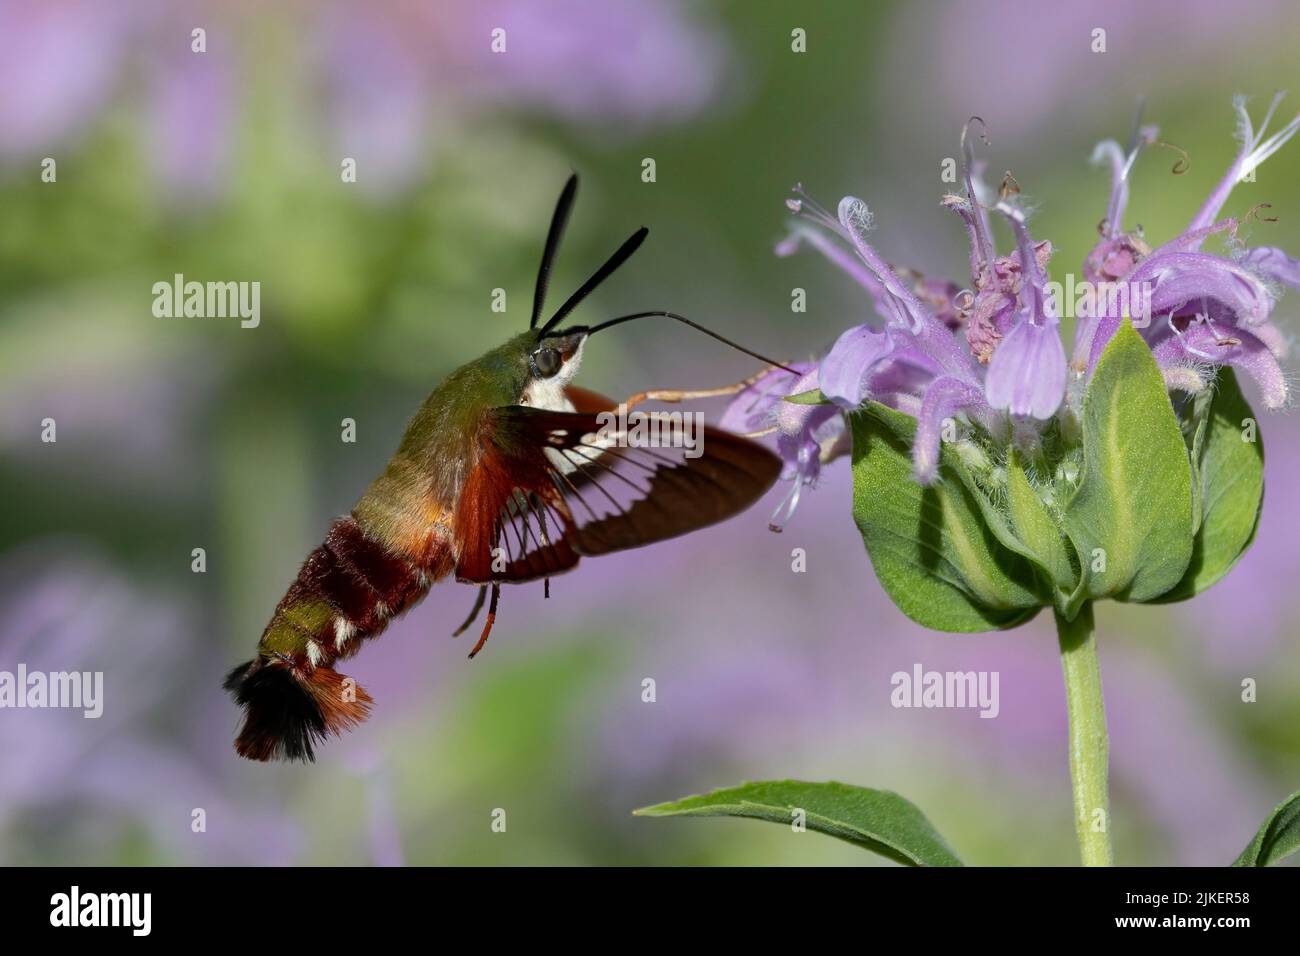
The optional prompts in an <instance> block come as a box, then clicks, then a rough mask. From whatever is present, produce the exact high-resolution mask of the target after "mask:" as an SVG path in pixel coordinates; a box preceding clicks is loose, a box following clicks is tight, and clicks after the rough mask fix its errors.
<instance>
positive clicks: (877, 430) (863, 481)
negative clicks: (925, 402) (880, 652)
mask: <svg viewBox="0 0 1300 956" xmlns="http://www.w3.org/2000/svg"><path fill="white" fill-rule="evenodd" d="M850 424H851V425H852V428H853V518H854V520H855V521H856V522H857V525H858V530H859V531H860V532H861V533H862V541H863V543H864V544H865V545H866V548H867V554H868V555H869V556H870V558H871V564H872V567H874V568H875V571H876V576H877V577H878V578H880V583H881V584H882V585H884V588H885V591H886V592H887V593H888V594H889V596H890V598H891V599H892V600H893V602H894V603H895V604H897V605H898V608H899V610H901V611H902V612H903V613H904V614H906V615H907V616H908V617H910V618H911V619H912V620H914V621H916V622H917V623H918V624H922V625H924V626H926V627H930V628H933V629H935V630H939V631H988V630H993V629H996V628H1007V627H1014V626H1015V625H1017V624H1021V623H1023V622H1024V621H1027V620H1028V619H1029V618H1031V617H1033V616H1034V614H1036V613H1037V611H1038V608H1039V607H1041V606H1042V605H1043V604H1044V603H1047V602H1046V601H1045V600H1044V598H1043V597H1042V595H1040V594H1037V593H1035V590H1034V588H1035V587H1036V585H1037V581H1036V576H1035V574H1034V569H1033V566H1032V565H1031V564H1030V563H1029V561H1028V560H1026V558H1025V557H1024V556H1023V555H1022V554H1018V553H1016V550H1013V549H1012V548H1010V547H1008V546H1007V545H1006V543H1004V541H1003V540H999V538H1000V537H1005V536H1009V534H1010V532H1009V531H1008V530H1007V529H1006V528H1005V524H1004V523H1003V522H1002V520H1001V518H1000V517H999V516H996V515H995V514H993V513H992V512H993V509H992V508H991V507H990V506H988V503H987V501H986V500H985V499H984V498H983V493H982V492H980V491H979V490H978V489H977V488H975V487H974V483H973V482H972V481H971V480H970V477H969V475H968V474H967V472H966V469H965V467H964V466H963V465H962V464H961V462H960V461H959V460H958V459H957V456H956V455H955V454H954V453H953V451H952V450H951V449H950V448H949V447H948V446H947V445H944V446H943V447H942V449H941V452H940V467H939V480H938V481H937V482H936V483H935V484H933V485H931V486H929V487H928V488H923V487H922V486H921V485H919V484H917V482H916V479H915V478H913V476H912V461H911V457H910V454H909V451H910V449H911V447H912V440H913V437H914V435H915V431H916V421H915V419H913V418H912V417H911V416H910V415H905V414H903V413H902V412H897V411H894V410H893V409H891V408H886V407H885V406H883V405H880V404H878V403H876V402H872V403H870V404H868V405H867V406H866V407H865V408H864V409H863V410H862V411H861V412H858V413H855V414H853V415H851V416H850ZM994 525H1001V526H999V527H997V528H995V527H994Z"/></svg>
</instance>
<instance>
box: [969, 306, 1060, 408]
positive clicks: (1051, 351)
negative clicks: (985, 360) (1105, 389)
mask: <svg viewBox="0 0 1300 956" xmlns="http://www.w3.org/2000/svg"><path fill="white" fill-rule="evenodd" d="M985 391H986V392H987V394H988V398H989V404H990V405H992V406H993V407H994V408H1000V409H1005V410H1006V411H1009V412H1010V413H1011V414H1013V415H1030V416H1032V417H1034V418H1037V419H1040V420H1043V421H1046V420H1047V419H1049V418H1051V417H1052V416H1053V415H1055V414H1056V410H1057V409H1058V408H1060V407H1061V402H1062V401H1063V400H1064V399H1065V349H1064V347H1063V346H1062V345H1061V336H1060V333H1059V332H1058V331H1057V328H1056V326H1055V325H1054V324H1047V325H1035V324H1034V323H1032V322H1030V321H1028V320H1023V321H1021V322H1020V324H1018V325H1017V326H1016V327H1015V328H1013V329H1012V330H1011V332H1010V333H1009V334H1008V335H1007V336H1006V337H1005V338H1004V339H1003V340H1002V342H1001V344H999V345H998V349H997V351H996V352H994V353H993V359H992V361H990V362H989V373H988V380H987V382H986V383H985Z"/></svg>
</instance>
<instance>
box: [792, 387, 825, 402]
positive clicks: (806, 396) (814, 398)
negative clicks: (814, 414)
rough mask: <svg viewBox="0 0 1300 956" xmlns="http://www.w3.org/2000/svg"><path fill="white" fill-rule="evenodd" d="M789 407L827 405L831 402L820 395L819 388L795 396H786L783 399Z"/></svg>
mask: <svg viewBox="0 0 1300 956" xmlns="http://www.w3.org/2000/svg"><path fill="white" fill-rule="evenodd" d="M784 400H785V401H787V402H789V403H790V404H791V405H829V404H831V400H830V399H829V398H827V397H826V396H825V395H823V394H822V390H821V389H820V388H811V389H809V390H808V391H806V392H799V393H798V394H797V395H787V396H786V397H785V399H784Z"/></svg>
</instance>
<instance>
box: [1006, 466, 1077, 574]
mask: <svg viewBox="0 0 1300 956" xmlns="http://www.w3.org/2000/svg"><path fill="white" fill-rule="evenodd" d="M1007 514H1008V516H1009V517H1010V519H1011V527H1012V530H1013V531H1014V533H1015V535H1016V537H1018V538H1019V539H1020V540H1021V541H1023V542H1025V544H1026V546H1027V547H1028V548H1029V550H1030V553H1031V555H1032V557H1033V559H1034V562H1035V563H1036V564H1037V565H1038V566H1039V567H1040V568H1042V569H1043V571H1044V573H1045V574H1046V575H1047V576H1048V579H1049V580H1050V581H1051V582H1052V584H1053V585H1054V586H1055V587H1056V588H1059V589H1060V590H1061V591H1063V592H1064V593H1065V594H1067V595H1068V594H1070V593H1071V592H1073V591H1074V589H1075V587H1076V586H1077V585H1078V581H1079V574H1078V572H1077V571H1076V570H1075V568H1074V565H1072V564H1071V563H1070V551H1069V549H1070V548H1071V547H1072V545H1071V544H1070V541H1069V538H1067V537H1066V536H1065V533H1064V532H1063V531H1062V530H1061V527H1060V526H1059V525H1058V524H1057V523H1056V519H1055V518H1053V517H1052V515H1051V513H1050V512H1049V511H1048V510H1047V506H1046V505H1045V504H1044V503H1043V499H1042V498H1040V497H1039V496H1038V492H1036V491H1034V488H1033V486H1032V485H1031V484H1030V483H1029V478H1028V477H1027V476H1026V475H1025V470H1024V468H1023V467H1022V466H1021V464H1020V456H1019V455H1017V454H1016V453H1015V452H1014V451H1013V452H1012V453H1011V454H1010V455H1009V456H1007Z"/></svg>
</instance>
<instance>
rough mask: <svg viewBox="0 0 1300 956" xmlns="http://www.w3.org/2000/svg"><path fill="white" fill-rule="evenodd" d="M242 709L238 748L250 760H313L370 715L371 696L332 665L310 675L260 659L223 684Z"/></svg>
mask: <svg viewBox="0 0 1300 956" xmlns="http://www.w3.org/2000/svg"><path fill="white" fill-rule="evenodd" d="M222 686H224V687H225V689H226V690H228V691H230V693H231V696H233V697H234V698H235V703H237V704H239V705H240V706H241V707H243V708H244V725H243V727H242V728H241V729H240V731H239V736H238V737H237V738H236V739H235V750H236V751H237V752H238V753H239V755H240V756H241V757H247V758H248V759H249V760H263V761H265V760H302V761H304V762H306V761H312V760H315V753H314V750H313V747H314V745H315V744H318V743H321V742H322V741H324V740H325V738H326V737H328V736H329V735H331V734H336V735H337V734H341V733H342V732H343V731H344V730H349V729H351V728H352V727H354V726H355V725H357V724H359V723H361V721H363V720H365V719H366V717H368V716H369V714H370V704H371V699H370V695H369V694H367V693H366V692H365V691H364V690H362V689H361V687H360V686H358V685H357V684H356V682H355V681H353V680H352V679H351V678H348V677H344V676H343V675H342V674H339V673H338V672H337V671H335V670H334V669H333V668H331V667H315V668H312V669H310V670H308V671H306V672H303V671H302V670H300V669H298V668H296V667H294V666H292V665H291V664H288V663H284V662H281V661H279V660H272V659H270V658H266V657H258V658H256V659H255V660H251V661H248V662H246V663H244V664H240V665H239V666H238V667H236V668H235V669H234V670H232V671H231V672H230V673H229V674H228V675H227V676H226V680H225V683H224V684H223V685H222Z"/></svg>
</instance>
